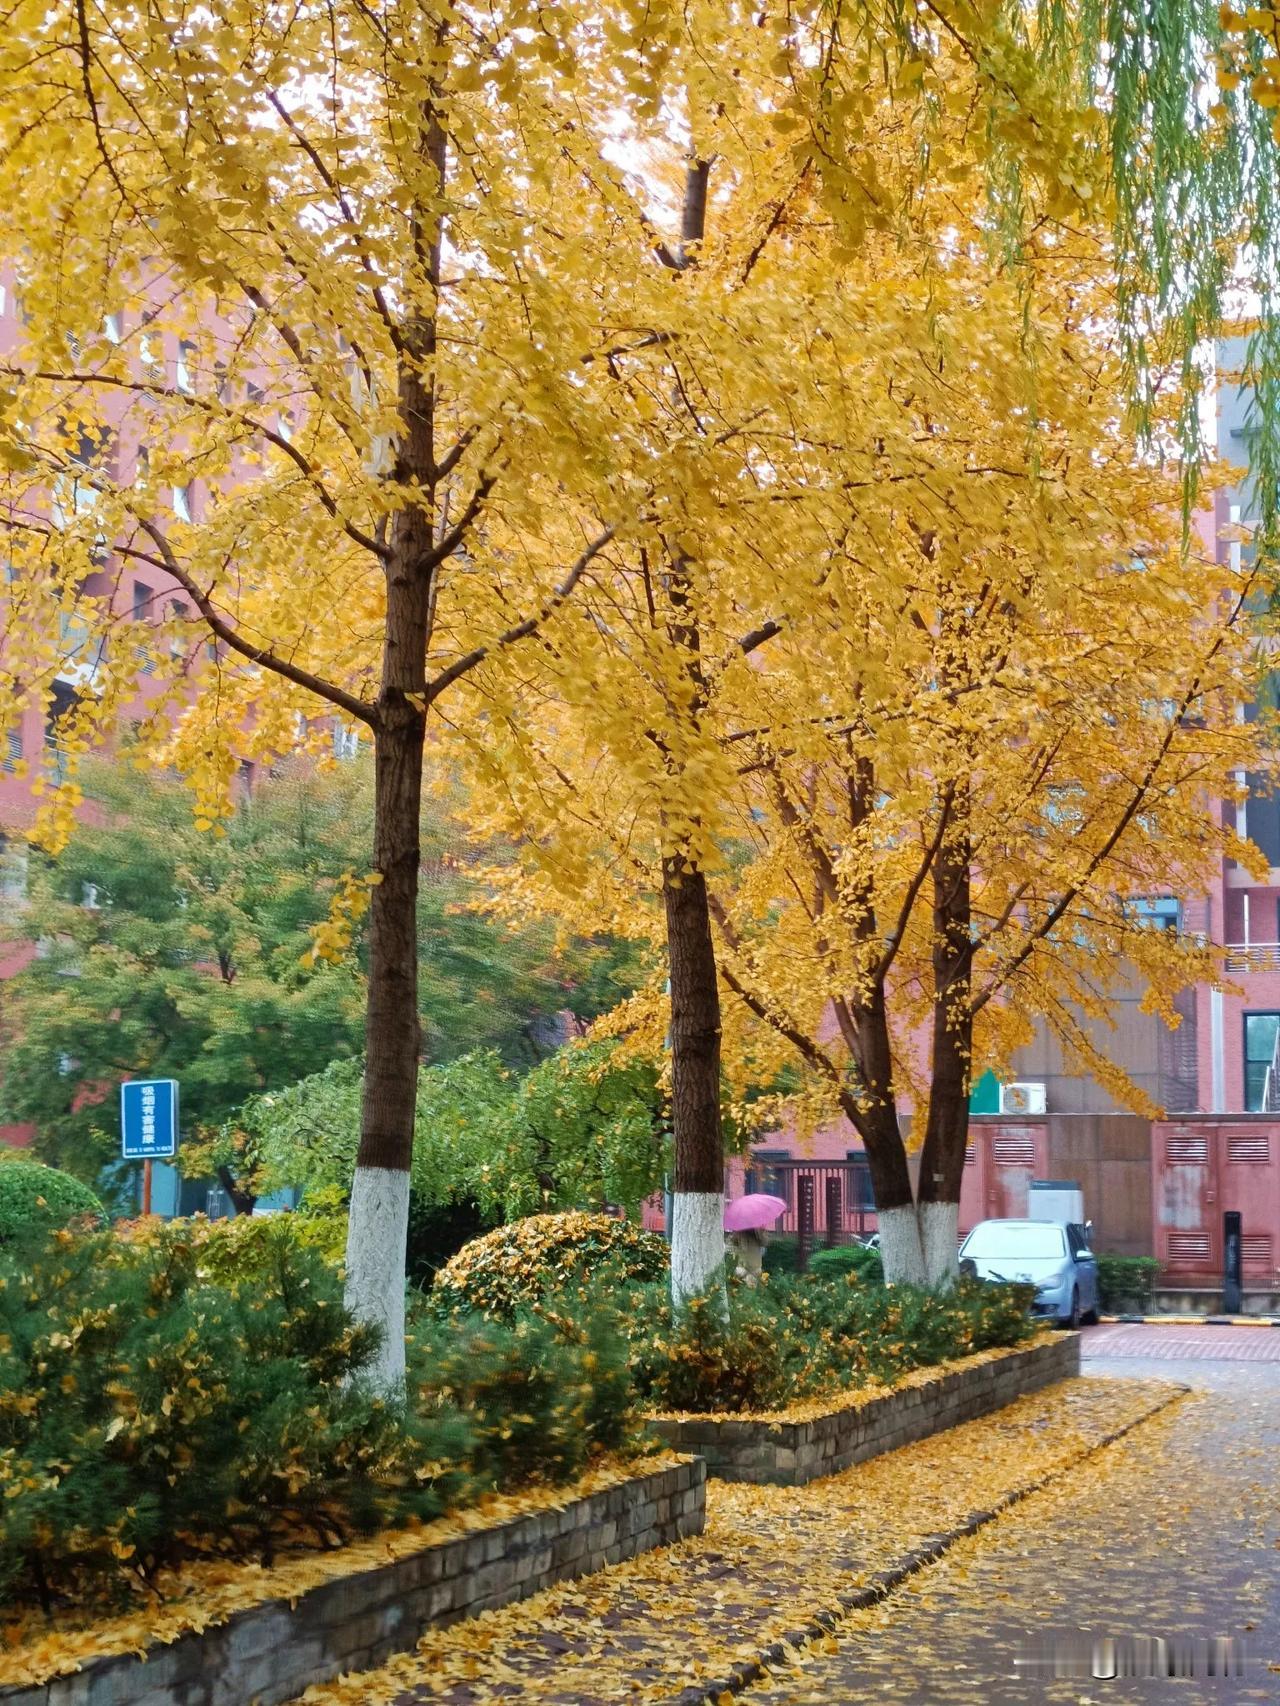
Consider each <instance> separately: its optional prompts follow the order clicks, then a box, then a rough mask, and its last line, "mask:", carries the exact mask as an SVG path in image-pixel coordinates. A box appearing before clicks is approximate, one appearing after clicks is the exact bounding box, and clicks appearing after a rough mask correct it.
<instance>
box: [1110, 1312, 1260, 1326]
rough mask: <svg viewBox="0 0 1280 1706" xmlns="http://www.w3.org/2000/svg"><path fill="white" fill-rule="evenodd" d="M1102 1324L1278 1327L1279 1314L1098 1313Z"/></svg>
mask: <svg viewBox="0 0 1280 1706" xmlns="http://www.w3.org/2000/svg"><path fill="white" fill-rule="evenodd" d="M1098 1320H1099V1322H1100V1323H1101V1324H1102V1325H1103V1326H1116V1325H1117V1324H1119V1325H1123V1326H1126V1327H1130V1326H1132V1327H1280V1315H1099V1317H1098Z"/></svg>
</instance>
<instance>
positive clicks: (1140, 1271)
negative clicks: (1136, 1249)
mask: <svg viewBox="0 0 1280 1706" xmlns="http://www.w3.org/2000/svg"><path fill="white" fill-rule="evenodd" d="M1159 1272H1160V1264H1159V1262H1157V1261H1156V1259H1155V1257H1154V1256H1099V1257H1098V1300H1099V1302H1100V1303H1101V1305H1102V1307H1103V1309H1105V1310H1107V1311H1108V1312H1110V1311H1113V1310H1117V1309H1123V1308H1125V1307H1126V1306H1131V1305H1136V1306H1137V1307H1136V1313H1138V1314H1143V1313H1145V1311H1146V1310H1147V1309H1148V1308H1150V1305H1151V1294H1152V1291H1153V1290H1154V1288H1155V1283H1156V1275H1157V1274H1158V1273H1159Z"/></svg>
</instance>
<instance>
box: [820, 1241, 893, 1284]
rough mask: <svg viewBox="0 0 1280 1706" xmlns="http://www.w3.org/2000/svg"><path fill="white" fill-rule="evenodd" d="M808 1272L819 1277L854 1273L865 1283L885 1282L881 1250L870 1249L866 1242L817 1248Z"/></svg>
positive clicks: (828, 1277) (833, 1277)
mask: <svg viewBox="0 0 1280 1706" xmlns="http://www.w3.org/2000/svg"><path fill="white" fill-rule="evenodd" d="M808 1272H809V1273H811V1274H813V1275H814V1276H815V1278H817V1279H836V1278H838V1277H840V1276H841V1275H843V1274H854V1275H856V1277H857V1278H858V1279H860V1280H861V1281H862V1283H863V1285H883V1284H884V1263H883V1262H882V1261H881V1260H880V1252H879V1250H869V1249H868V1248H867V1246H866V1245H865V1244H833V1245H832V1246H831V1248H830V1249H829V1250H815V1251H814V1253H813V1255H812V1256H810V1258H809V1268H808Z"/></svg>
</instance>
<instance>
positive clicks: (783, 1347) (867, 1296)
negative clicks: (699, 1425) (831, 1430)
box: [630, 1273, 1036, 1413]
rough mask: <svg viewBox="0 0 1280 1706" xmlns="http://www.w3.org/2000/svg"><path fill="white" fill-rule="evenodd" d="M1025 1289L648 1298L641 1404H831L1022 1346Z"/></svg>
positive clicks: (825, 1288) (819, 1288)
mask: <svg viewBox="0 0 1280 1706" xmlns="http://www.w3.org/2000/svg"><path fill="white" fill-rule="evenodd" d="M1033 1295H1034V1292H1033V1288H1032V1287H1029V1286H1008V1285H990V1284H985V1283H965V1282H962V1283H961V1284H960V1285H958V1286H957V1287H955V1289H954V1290H952V1291H950V1292H947V1293H945V1294H938V1293H935V1292H930V1291H920V1290H916V1289H915V1288H913V1287H910V1286H893V1287H891V1288H890V1287H884V1286H868V1285H865V1284H863V1283H862V1282H861V1281H860V1280H859V1279H858V1277H857V1276H856V1275H855V1274H851V1273H848V1274H844V1275H842V1276H840V1277H838V1278H834V1279H824V1278H822V1277H821V1276H813V1277H810V1276H804V1277H800V1276H797V1277H795V1278H786V1277H781V1276H780V1277H778V1278H777V1279H774V1280H771V1281H770V1282H769V1283H768V1284H766V1285H763V1286H760V1287H757V1288H754V1289H752V1288H750V1287H746V1286H742V1287H739V1286H731V1288H730V1292H729V1313H728V1318H727V1320H726V1318H725V1316H724V1314H723V1312H722V1311H721V1309H720V1307H719V1304H718V1299H717V1298H703V1299H698V1300H695V1301H694V1302H693V1303H692V1304H690V1305H689V1306H688V1307H686V1308H685V1309H683V1310H681V1311H680V1312H679V1313H678V1314H676V1313H674V1312H673V1311H672V1310H671V1307H670V1305H669V1303H667V1302H666V1300H665V1299H664V1298H662V1297H661V1296H659V1295H657V1294H656V1293H655V1294H654V1295H652V1296H651V1297H650V1298H649V1300H648V1307H647V1308H646V1309H645V1310H643V1311H641V1310H640V1309H638V1308H637V1309H633V1310H632V1311H631V1316H630V1319H631V1320H632V1321H633V1322H634V1325H633V1326H632V1328H631V1343H632V1352H631V1355H632V1368H633V1371H634V1373H635V1378H636V1385H637V1388H638V1390H639V1392H640V1395H641V1396H642V1397H643V1398H644V1399H645V1400H646V1402H647V1403H648V1404H649V1405H650V1406H651V1407H652V1408H655V1409H658V1410H694V1411H719V1412H728V1413H732V1412H733V1411H737V1410H768V1409H774V1408H778V1407H780V1406H782V1405H785V1404H787V1403H791V1402H794V1401H796V1400H799V1399H804V1398H820V1397H825V1396H829V1395H834V1394H835V1393H838V1392H840V1391H844V1390H848V1389H849V1388H851V1387H857V1386H860V1385H863V1384H866V1383H868V1382H871V1381H880V1382H884V1383H886V1384H889V1383H892V1382H893V1381H894V1380H897V1379H899V1378H900V1377H901V1376H902V1375H903V1374H905V1373H907V1372H908V1371H909V1370H910V1369H913V1368H920V1367H923V1366H925V1365H928V1364H932V1363H939V1362H948V1361H950V1360H952V1359H953V1358H956V1357H962V1356H968V1355H970V1354H971V1353H972V1352H974V1351H981V1350H989V1349H993V1348H995V1347H997V1346H1003V1345H1015V1344H1019V1343H1021V1341H1022V1340H1024V1339H1026V1338H1028V1337H1029V1336H1030V1335H1031V1334H1032V1333H1033V1332H1034V1331H1035V1330H1036V1326H1035V1323H1034V1321H1033V1320H1032V1319H1031V1317H1030V1314H1029V1310H1030V1306H1031V1301H1032V1297H1033Z"/></svg>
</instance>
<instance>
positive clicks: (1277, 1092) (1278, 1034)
mask: <svg viewBox="0 0 1280 1706" xmlns="http://www.w3.org/2000/svg"><path fill="white" fill-rule="evenodd" d="M1278 1038H1280V1013H1246V1014H1245V1016H1244V1108H1245V1112H1246V1113H1247V1114H1261V1113H1272V1112H1275V1111H1277V1110H1280V1082H1277V1074H1276V1071H1275V1066H1276V1041H1277V1039H1278Z"/></svg>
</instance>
